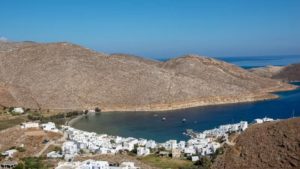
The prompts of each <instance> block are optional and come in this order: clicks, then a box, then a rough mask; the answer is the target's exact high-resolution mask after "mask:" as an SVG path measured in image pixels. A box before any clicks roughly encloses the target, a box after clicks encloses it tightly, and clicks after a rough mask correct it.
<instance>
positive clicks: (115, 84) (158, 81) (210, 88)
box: [0, 42, 294, 111]
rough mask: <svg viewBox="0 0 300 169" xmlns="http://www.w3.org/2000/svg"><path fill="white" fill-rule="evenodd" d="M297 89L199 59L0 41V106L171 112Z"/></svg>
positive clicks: (72, 45)
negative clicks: (159, 58)
mask: <svg viewBox="0 0 300 169" xmlns="http://www.w3.org/2000/svg"><path fill="white" fill-rule="evenodd" d="M293 88H294V86H291V85H288V84H285V83H282V82H279V81H275V80H271V79H267V78H263V77H259V76H257V75H255V74H253V73H250V72H248V71H246V70H244V69H241V68H239V67H236V66H234V65H231V64H228V63H225V62H222V61H218V60H214V59H211V58H206V57H200V56H196V55H187V56H183V57H179V58H175V59H171V60H168V61H166V62H159V61H154V60H147V59H143V58H140V57H135V56H128V55H122V54H112V55H107V54H103V53H98V52H95V51H92V50H89V49H87V48H84V47H81V46H78V45H74V44H70V43H46V44H41V43H34V42H22V43H12V42H0V105H4V106H22V107H30V108H42V109H93V108H95V107H100V108H101V109H102V110H104V111H116V110H120V111H126V110H128V111H132V110H144V111H148V110H170V109H177V108H185V107H192V106H201V105H211V104H223V103H236V102H245V101H254V100H262V99H268V98H274V97H276V96H274V95H273V94H270V93H269V92H272V91H279V90H290V89H293Z"/></svg>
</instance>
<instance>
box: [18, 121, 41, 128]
mask: <svg viewBox="0 0 300 169" xmlns="http://www.w3.org/2000/svg"><path fill="white" fill-rule="evenodd" d="M21 128H22V129H28V128H39V123H36V122H26V123H22V124H21Z"/></svg>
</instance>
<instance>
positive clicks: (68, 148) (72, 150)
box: [62, 141, 79, 159]
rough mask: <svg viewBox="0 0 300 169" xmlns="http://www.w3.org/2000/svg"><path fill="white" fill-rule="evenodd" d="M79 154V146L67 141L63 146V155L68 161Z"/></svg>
mask: <svg viewBox="0 0 300 169" xmlns="http://www.w3.org/2000/svg"><path fill="white" fill-rule="evenodd" d="M78 152H79V149H78V146H77V144H76V143H75V142H73V141H66V142H64V143H63V145H62V153H63V154H64V155H65V158H66V157H67V158H66V159H72V157H74V156H75V155H76V154H77V153H78Z"/></svg>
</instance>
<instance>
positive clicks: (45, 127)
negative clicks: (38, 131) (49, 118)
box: [41, 122, 59, 132]
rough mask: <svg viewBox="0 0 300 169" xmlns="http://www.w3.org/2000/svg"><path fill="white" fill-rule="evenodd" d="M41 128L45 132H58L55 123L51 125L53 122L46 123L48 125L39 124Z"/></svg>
mask: <svg viewBox="0 0 300 169" xmlns="http://www.w3.org/2000/svg"><path fill="white" fill-rule="evenodd" d="M41 127H42V129H43V130H45V131H50V132H59V130H58V129H57V128H56V126H55V123H53V122H48V123H44V124H41Z"/></svg>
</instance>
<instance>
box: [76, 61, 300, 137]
mask: <svg viewBox="0 0 300 169" xmlns="http://www.w3.org/2000/svg"><path fill="white" fill-rule="evenodd" d="M219 59H222V60H224V61H227V62H230V63H232V64H236V65H239V66H241V67H244V68H250V67H261V66H266V65H281V66H283V65H287V64H291V63H297V62H300V56H273V57H268V56H263V57H226V58H219ZM294 84H295V85H299V86H300V83H294ZM277 94H278V95H279V96H280V98H278V99H275V100H268V101H259V102H252V103H239V104H227V105H218V106H205V107H196V108H189V109H182V110H174V111H166V112H126V113H125V112H110V113H101V114H97V115H90V116H88V117H87V118H82V119H81V120H79V121H78V122H76V123H75V124H74V125H73V126H74V127H75V128H78V129H82V130H85V131H93V132H97V133H107V134H110V135H119V136H124V137H129V136H131V137H136V138H146V139H153V140H156V141H158V142H163V141H166V140H169V139H177V140H187V139H188V138H187V137H186V136H185V135H183V132H184V131H185V130H186V129H193V130H195V131H203V130H207V129H211V128H214V127H217V126H219V125H222V124H228V123H236V122H239V121H241V120H244V121H248V122H252V121H253V120H254V119H255V118H263V117H271V118H274V119H286V118H291V117H299V116H300V88H299V89H297V90H294V91H288V92H280V93H277ZM163 117H165V118H166V120H165V121H162V118H163ZM183 118H185V119H186V122H185V123H183V122H182V119H183Z"/></svg>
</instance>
